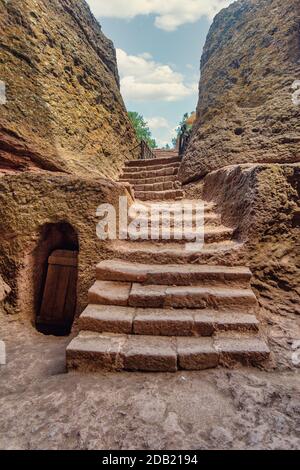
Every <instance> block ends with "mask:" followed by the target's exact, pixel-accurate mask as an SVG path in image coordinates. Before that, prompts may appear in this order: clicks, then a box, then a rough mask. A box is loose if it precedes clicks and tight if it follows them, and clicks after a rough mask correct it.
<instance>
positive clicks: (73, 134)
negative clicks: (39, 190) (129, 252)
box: [0, 0, 136, 177]
mask: <svg viewBox="0 0 300 470" xmlns="http://www.w3.org/2000/svg"><path fill="white" fill-rule="evenodd" d="M0 31H1V34H0V63H1V67H0V80H1V82H2V85H3V84H5V86H6V103H5V104H0V110H1V115H0V170H2V172H3V171H5V170H6V171H10V170H26V169H30V170H31V169H36V168H37V169H46V170H50V171H53V170H54V171H55V170H56V171H57V170H59V171H66V172H70V173H73V174H76V175H77V176H88V177H91V176H96V177H99V175H105V176H111V177H116V176H117V175H118V174H119V172H120V169H121V167H122V165H123V162H124V160H126V159H127V158H129V155H130V149H132V147H134V145H136V141H135V137H134V132H133V130H132V127H131V124H130V122H129V120H128V118H127V113H126V110H125V106H124V103H123V100H122V97H121V95H120V91H119V77H118V71H117V63H116V56H115V49H114V47H113V44H112V42H111V41H110V40H108V39H107V38H106V37H105V36H104V34H103V33H102V31H101V27H100V25H99V24H98V22H97V21H96V20H95V18H94V17H93V15H92V14H91V12H90V10H89V8H88V6H87V4H86V3H85V1H83V0H52V1H51V2H49V1H48V0H35V1H34V0H22V1H21V0H10V1H9V2H4V1H1V2H0ZM3 102H4V99H2V100H1V103H3Z"/></svg>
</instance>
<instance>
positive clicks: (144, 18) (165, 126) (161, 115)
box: [87, 0, 232, 146]
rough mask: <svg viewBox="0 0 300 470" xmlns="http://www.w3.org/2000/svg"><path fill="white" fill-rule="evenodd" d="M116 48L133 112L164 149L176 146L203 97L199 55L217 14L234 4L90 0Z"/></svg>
mask: <svg viewBox="0 0 300 470" xmlns="http://www.w3.org/2000/svg"><path fill="white" fill-rule="evenodd" d="M87 1H88V3H89V5H90V7H91V9H92V11H93V13H94V14H95V16H96V17H97V18H98V19H99V22H100V24H101V25H102V29H103V32H104V33H105V34H106V36H108V37H109V38H110V39H112V40H113V42H114V44H115V47H116V49H117V58H118V67H119V73H120V77H121V92H122V95H123V98H124V100H125V103H126V106H127V109H128V110H129V111H138V112H139V113H141V114H142V115H143V116H144V117H145V119H146V121H147V122H148V123H149V127H150V128H151V131H152V134H153V136H154V137H155V138H156V140H157V143H158V145H159V146H163V145H165V144H167V143H170V142H171V139H172V137H174V135H175V131H174V130H175V128H176V127H177V125H178V123H179V121H180V120H181V118H182V116H183V114H184V113H185V112H191V111H194V110H195V108H196V105H197V99H198V82H199V78H200V57H201V53H202V49H203V46H204V42H205V38H206V35H207V32H208V29H209V26H210V24H211V21H212V18H213V16H214V14H216V13H217V12H218V11H219V10H220V9H221V8H223V7H224V6H227V5H228V4H229V3H231V2H232V0H165V2H163V1H162V0H109V2H108V1H107V0H87Z"/></svg>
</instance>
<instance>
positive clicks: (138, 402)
mask: <svg viewBox="0 0 300 470" xmlns="http://www.w3.org/2000/svg"><path fill="white" fill-rule="evenodd" d="M0 338H1V339H3V340H5V341H6V345H7V359H8V364H7V365H6V366H0V448H1V449H74V450H75V449H111V450H115V449H123V450H128V449H145V450H148V449H155V450H157V449H297V448H299V446H300V375H299V370H294V371H289V372H280V373H279V372H265V371H259V370H257V369H245V368H240V369H236V370H233V371H229V370H224V369H216V370H210V371H204V372H184V373H182V372H179V373H176V374H165V373H163V374H143V373H136V374H135V373H98V374H79V373H69V374H65V359H64V356H65V348H66V344H67V343H68V342H69V341H70V338H54V337H45V336H43V335H41V334H39V333H37V332H36V331H35V330H34V329H33V328H31V327H30V326H26V325H22V324H20V323H19V321H11V320H10V321H9V322H8V320H7V318H4V317H0Z"/></svg>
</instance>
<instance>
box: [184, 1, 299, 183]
mask: <svg viewBox="0 0 300 470" xmlns="http://www.w3.org/2000/svg"><path fill="white" fill-rule="evenodd" d="M295 80H300V2H299V0H285V1H284V2H282V1H281V0H260V1H257V0H240V1H237V2H235V3H233V4H232V5H230V6H229V7H228V8H227V9H224V10H222V11H221V12H220V13H219V14H218V15H217V16H216V18H215V20H214V22H213V24H212V26H211V28H210V31H209V34H208V37H207V41H206V45H205V48H204V51H203V56H202V59H201V80H200V89H199V103H198V108H197V121H196V125H195V129H194V132H193V136H192V139H191V142H190V145H189V147H188V150H187V153H186V156H185V158H184V160H183V164H182V166H181V169H180V178H181V180H182V181H184V182H189V181H193V180H196V179H198V178H201V177H203V176H204V175H206V174H207V173H209V172H211V171H214V170H216V169H218V168H222V167H224V166H226V165H231V164H237V163H253V162H258V163H293V162H299V161H300V106H297V105H295V104H293V102H292V94H293V92H294V91H293V89H292V84H293V83H294V81H295Z"/></svg>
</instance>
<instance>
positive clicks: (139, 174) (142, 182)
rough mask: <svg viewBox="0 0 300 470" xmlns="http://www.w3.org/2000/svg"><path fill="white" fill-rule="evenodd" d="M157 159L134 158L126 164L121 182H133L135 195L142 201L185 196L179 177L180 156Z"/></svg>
mask: <svg viewBox="0 0 300 470" xmlns="http://www.w3.org/2000/svg"><path fill="white" fill-rule="evenodd" d="M163 155H164V157H160V158H156V159H155V160H148V161H145V160H134V161H130V162H127V163H126V164H125V169H124V173H123V176H122V177H121V179H120V182H126V183H130V184H132V186H133V188H134V191H135V196H136V198H137V199H139V200H141V201H153V200H168V199H169V200H172V199H173V200H174V199H175V200H176V199H182V198H183V191H182V189H181V183H180V182H179V181H178V179H177V174H178V169H179V165H180V159H179V157H178V156H174V155H173V156H172V157H169V158H166V157H165V153H164V154H163Z"/></svg>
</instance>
